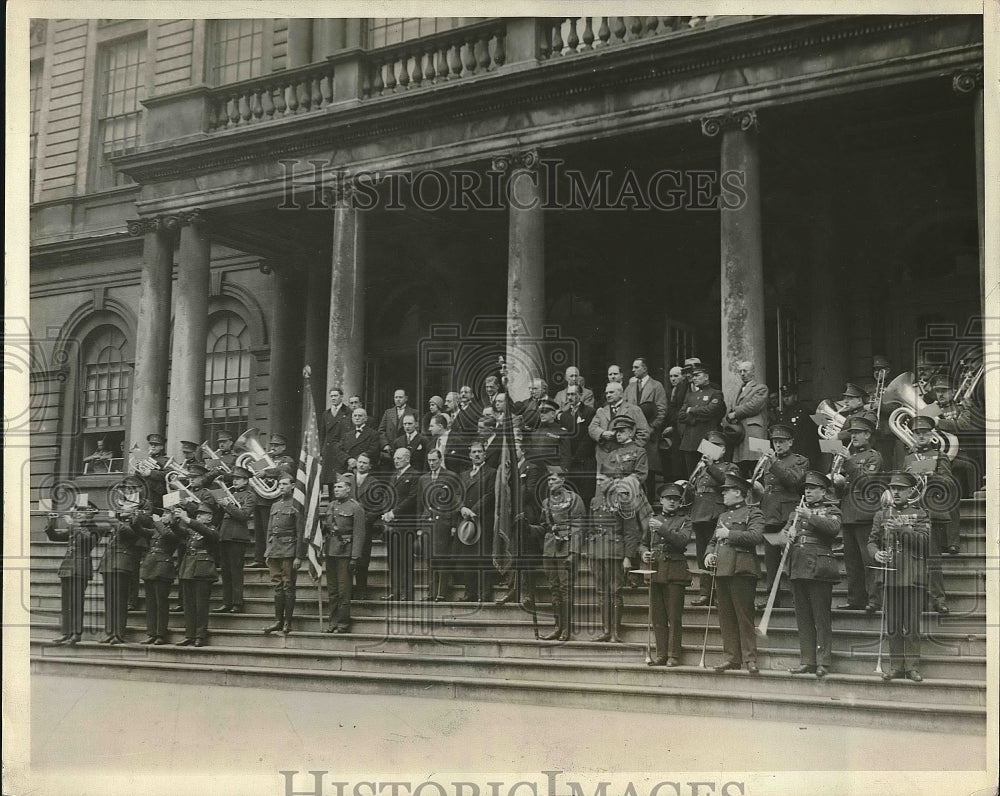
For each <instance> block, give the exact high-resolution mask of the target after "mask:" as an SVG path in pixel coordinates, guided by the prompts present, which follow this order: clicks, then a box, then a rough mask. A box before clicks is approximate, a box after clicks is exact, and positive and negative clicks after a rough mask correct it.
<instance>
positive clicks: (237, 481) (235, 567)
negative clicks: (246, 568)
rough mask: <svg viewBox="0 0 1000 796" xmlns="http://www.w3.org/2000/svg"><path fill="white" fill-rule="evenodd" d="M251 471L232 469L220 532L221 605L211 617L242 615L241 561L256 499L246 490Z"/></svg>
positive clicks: (223, 501) (250, 490)
mask: <svg viewBox="0 0 1000 796" xmlns="http://www.w3.org/2000/svg"><path fill="white" fill-rule="evenodd" d="M250 476H251V474H250V471H249V470H246V469H244V468H243V467H234V468H233V472H232V480H233V488H232V489H231V490H230V491H229V494H228V495H226V496H225V497H224V499H223V500H222V504H221V506H220V508H221V509H222V514H223V517H222V525H221V527H220V528H219V564H220V567H221V569H222V605H220V606H219V607H218V608H216V609H215V611H214V613H217V614H225V613H233V614H239V613H242V612H243V560H244V558H245V557H246V549H247V545H248V544H250V528H249V525H248V523H249V522H250V520H251V519H252V518H253V513H254V509H255V508H256V507H257V495H256V493H254V491H253V490H252V489H250V488H249V484H250Z"/></svg>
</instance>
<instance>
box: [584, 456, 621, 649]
mask: <svg viewBox="0 0 1000 796" xmlns="http://www.w3.org/2000/svg"><path fill="white" fill-rule="evenodd" d="M614 490H615V481H614V479H613V478H611V476H609V475H608V474H607V473H598V474H597V490H596V492H597V494H595V495H594V497H593V499H592V500H591V501H590V517H589V518H588V520H587V523H586V525H587V539H586V543H585V547H584V555H586V556H587V558H588V559H589V564H590V571H591V572H593V573H594V580H595V582H596V589H597V600H598V603H599V605H600V610H601V635H599V636H597V637H596V638H595V639H594V641H611V640H612V639H613V640H614V641H616V642H618V641H621V638H620V637H619V633H618V628H619V622H620V619H621V613H622V611H624V608H625V602H624V598H623V597H622V583H623V581H624V568H623V567H622V562H623V561H624V559H625V531H624V527H623V525H624V523H623V518H622V515H621V514H620V513H619V511H618V500H617V497H618V496H617V495H616V494H614Z"/></svg>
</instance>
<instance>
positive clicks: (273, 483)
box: [233, 428, 281, 500]
mask: <svg viewBox="0 0 1000 796" xmlns="http://www.w3.org/2000/svg"><path fill="white" fill-rule="evenodd" d="M233 447H234V448H246V453H241V454H240V455H239V456H238V457H237V459H236V466H237V467H243V468H244V469H246V470H250V472H254V468H253V467H252V465H254V464H257V463H259V462H263V463H264V465H266V466H267V467H274V466H275V465H274V460H273V459H272V458H271V457H270V456H268V455H267V451H265V450H264V446H263V445H261V444H260V429H258V428H248V429H247V430H246V431H244V432H243V433H242V434H240V436H239V439H237V440H236V442H235V443H234V445H233ZM250 488H251V489H252V490H253V491H254V492H256V493H257V496H258V497H261V498H263V499H264V500H274V499H276V498H277V497H278V496H280V495H281V490H280V489H278V479H277V478H267V477H265V476H262V475H255V476H254V477H253V478H251V479H250Z"/></svg>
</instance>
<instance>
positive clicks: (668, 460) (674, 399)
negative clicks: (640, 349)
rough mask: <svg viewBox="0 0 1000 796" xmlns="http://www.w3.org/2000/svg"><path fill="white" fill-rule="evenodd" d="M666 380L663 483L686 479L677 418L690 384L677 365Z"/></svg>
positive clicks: (661, 444)
mask: <svg viewBox="0 0 1000 796" xmlns="http://www.w3.org/2000/svg"><path fill="white" fill-rule="evenodd" d="M667 378H668V380H669V381H670V388H669V389H668V390H667V391H666V392H667V416H666V417H665V418H664V420H663V430H662V431H661V432H660V442H659V445H660V466H661V467H662V468H663V480H664V481H677V480H679V479H681V478H687V477H688V473H687V472H685V470H684V456H683V455H682V454H681V447H680V446H681V424H680V421H679V420H678V417H677V416H678V415H679V414H680V411H681V407H682V406H684V396H685V395H687V391H688V387H690V383H689V382H688V380H687V379H685V378H684V373H683V372H682V371H681V368H680V367H679V366H677V365H675V366H674V367H672V368H671V369H670V372H669V374H668V375H667Z"/></svg>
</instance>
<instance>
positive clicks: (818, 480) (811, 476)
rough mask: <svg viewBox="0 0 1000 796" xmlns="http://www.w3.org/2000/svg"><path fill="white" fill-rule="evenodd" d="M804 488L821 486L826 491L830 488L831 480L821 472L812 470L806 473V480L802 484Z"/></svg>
mask: <svg viewBox="0 0 1000 796" xmlns="http://www.w3.org/2000/svg"><path fill="white" fill-rule="evenodd" d="M802 486H803V487H807V486H821V487H823V488H824V489H829V488H830V479H829V478H827V477H826V474H825V473H821V472H819V470H810V471H809V472H807V473H806V477H805V480H804V481H803V482H802Z"/></svg>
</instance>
